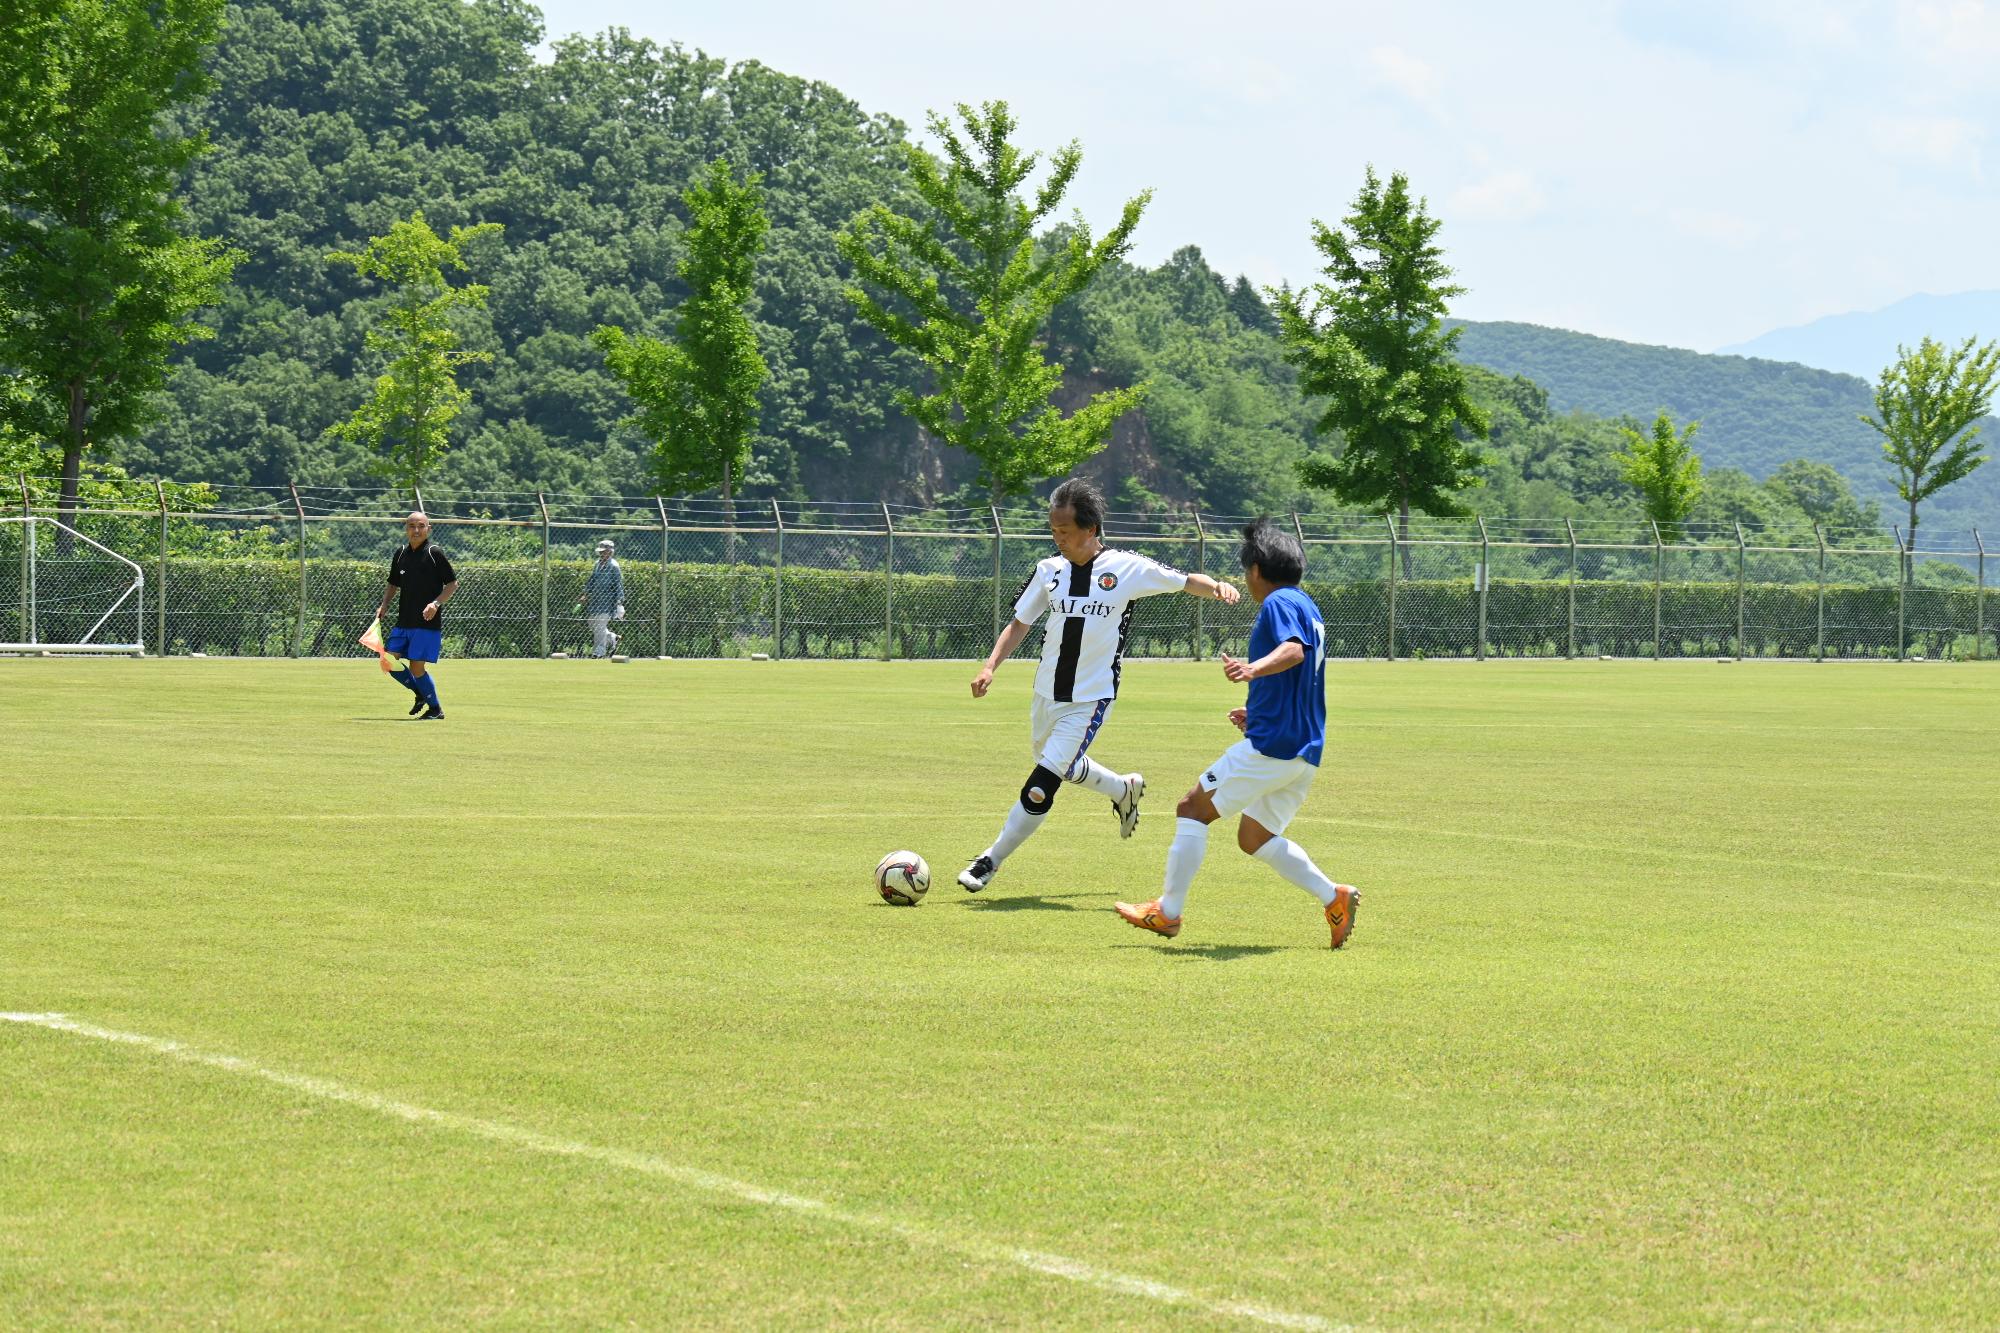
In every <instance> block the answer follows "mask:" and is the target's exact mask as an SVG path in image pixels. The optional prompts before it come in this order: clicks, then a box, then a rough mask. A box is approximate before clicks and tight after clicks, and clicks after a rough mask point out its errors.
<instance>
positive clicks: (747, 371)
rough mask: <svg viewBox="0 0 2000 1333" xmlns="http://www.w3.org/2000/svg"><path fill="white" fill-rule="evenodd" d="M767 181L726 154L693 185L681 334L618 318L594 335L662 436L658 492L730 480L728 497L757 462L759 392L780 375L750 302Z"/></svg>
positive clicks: (640, 419)
mask: <svg viewBox="0 0 2000 1333" xmlns="http://www.w3.org/2000/svg"><path fill="white" fill-rule="evenodd" d="M759 181H760V177H758V176H757V175H756V174H755V173H754V172H753V173H752V174H751V175H750V176H748V177H747V178H746V179H745V180H744V181H743V183H742V184H740V185H739V184H738V183H737V181H736V173H735V170H734V168H732V167H731V166H730V164H729V162H728V160H727V159H717V160H716V161H714V162H712V163H710V164H709V168H708V174H707V178H706V180H705V181H704V182H703V183H700V184H696V185H691V186H689V187H688V190H687V194H686V201H687V208H688V219H689V220H688V228H687V232H686V234H685V236H684V238H683V244H685V246H686V247H687V251H686V254H685V255H684V256H683V257H682V259H681V262H680V275H681V278H682V279H683V280H684V281H685V282H686V283H687V284H688V288H689V291H690V295H689V296H688V299H687V300H686V301H684V302H682V303H681V307H680V311H679V313H678V315H677V316H676V318H675V321H674V323H675V328H674V339H675V340H674V341H673V342H670V343H669V342H661V341H660V340H658V339H656V338H645V337H633V336H631V335H629V334H627V333H626V332H625V330H623V329H622V328H618V327H616V326H614V325H602V326H600V327H599V328H598V329H597V331H596V332H595V333H593V334H592V335H591V341H592V342H594V343H596V344H597V347H598V349H599V350H600V351H602V352H603V353H604V360H605V364H606V365H607V366H609V367H610V368H611V371H612V373H613V374H615V375H616V376H617V377H618V380H619V382H620V383H621V384H623V385H624V386H625V392H626V393H627V394H628V395H630V397H631V398H632V400H633V401H634V402H635V403H637V404H638V405H639V411H638V413H637V415H635V416H634V417H633V418H632V424H633V425H635V426H636V427H637V428H638V429H639V431H640V432H641V433H642V434H644V435H645V436H646V438H647V439H649V440H651V441H652V442H653V457H652V466H651V472H652V478H653V486H654V490H655V493H656V494H660V495H678V494H683V493H685V492H688V491H705V490H708V489H709V488H710V487H712V486H715V485H716V484H718V483H720V484H721V487H722V498H723V499H724V500H725V501H726V500H728V499H730V498H731V495H732V491H731V486H732V483H733V481H734V479H735V478H736V477H737V476H739V475H741V473H742V470H743V467H744V465H745V464H746V463H748V462H749V461H750V441H751V438H752V436H754V435H755V434H756V431H757V417H758V405H757V396H758V393H759V391H760V390H761V389H762V388H763V387H764V381H765V380H766V379H767V378H768V377H769V375H770V371H769V369H768V368H767V367H766V366H765V364H764V358H763V356H762V355H761V354H759V352H758V350H757V331H756V329H755V328H753V327H752V326H751V323H750V315H749V310H748V307H749V304H750V300H751V296H752V284H753V281H754V279H755V276H756V268H757V256H758V254H759V252H761V251H762V250H763V248H764V233H765V232H766V231H768V230H769V229H770V225H771V224H770V220H769V219H768V218H767V217H765V215H764V205H763V196H762V194H761V193H760V192H759V191H758V188H757V187H758V184H759Z"/></svg>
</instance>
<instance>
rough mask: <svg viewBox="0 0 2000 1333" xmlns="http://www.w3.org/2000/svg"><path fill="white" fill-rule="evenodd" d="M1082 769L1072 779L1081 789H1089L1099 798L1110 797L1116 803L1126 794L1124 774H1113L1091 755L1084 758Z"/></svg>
mask: <svg viewBox="0 0 2000 1333" xmlns="http://www.w3.org/2000/svg"><path fill="white" fill-rule="evenodd" d="M1080 768H1081V771H1080V772H1079V773H1078V774H1077V775H1076V776H1075V777H1073V778H1071V779H1070V781H1071V782H1074V783H1076V784H1077V785H1078V786H1081V787H1088V788H1090V789H1091V790H1092V791H1094V792H1096V793H1097V794H1098V795H1099V796H1109V797H1110V798H1111V799H1112V800H1114V801H1115V800H1117V799H1118V798H1119V797H1121V796H1123V795H1124V794H1125V775H1124V774H1123V773H1113V772H1112V771H1111V770H1110V769H1108V768H1106V767H1105V766H1104V765H1102V764H1100V763H1098V762H1097V761H1096V760H1095V759H1092V758H1091V757H1090V756H1089V755H1085V756H1084V757H1083V763H1082V764H1081V765H1080Z"/></svg>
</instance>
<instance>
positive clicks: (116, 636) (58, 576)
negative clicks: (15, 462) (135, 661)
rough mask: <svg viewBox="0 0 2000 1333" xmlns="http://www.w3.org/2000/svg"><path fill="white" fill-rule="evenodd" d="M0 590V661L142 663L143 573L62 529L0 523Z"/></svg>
mask: <svg viewBox="0 0 2000 1333" xmlns="http://www.w3.org/2000/svg"><path fill="white" fill-rule="evenodd" d="M0 590H4V592H0V654H11V655H19V654H23V653H30V654H42V653H91V654H104V655H119V654H123V655H126V656H130V657H143V656H145V652H146V647H145V643H146V634H145V622H146V574H145V571H144V570H142V569H140V568H139V566H138V565H136V564H134V563H133V562H132V561H130V560H127V559H126V558H125V557H124V556H122V555H120V554H118V552H116V551H114V550H112V549H111V548H110V547H108V546H106V545H105V544H104V543H102V542H100V541H97V540H95V539H93V538H91V537H87V536H85V535H84V534H83V533H81V532H78V531H77V530H76V529H75V528H72V527H70V526H69V525H68V524H66V523H59V522H57V521H56V520H55V519H52V518H47V517H44V516H42V515H39V514H36V515H21V516H16V517H12V518H0Z"/></svg>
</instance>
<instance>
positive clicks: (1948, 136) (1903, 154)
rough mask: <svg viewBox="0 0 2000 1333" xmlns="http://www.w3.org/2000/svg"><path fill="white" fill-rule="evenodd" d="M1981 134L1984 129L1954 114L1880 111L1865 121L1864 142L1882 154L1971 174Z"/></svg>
mask: <svg viewBox="0 0 2000 1333" xmlns="http://www.w3.org/2000/svg"><path fill="white" fill-rule="evenodd" d="M1985 137H1986V132H1985V130H1984V129H1982V128H1981V127H1980V126H1978V125H1975V124H1973V123H1972V122H1971V121H1969V120H1965V119H1963V118H1961V117H1958V116H1908V115H1884V116H1876V117H1874V118H1873V119H1872V120H1870V121H1869V123H1868V145H1869V147H1871V148H1873V149H1874V150H1875V151H1876V152H1878V153H1881V154H1882V155H1883V156H1885V157H1889V158H1893V159H1895V160H1896V161H1899V162H1906V163H1912V164H1915V165H1917V166H1926V167H1937V168H1940V169H1943V170H1947V171H1967V172H1971V173H1972V174H1974V175H1977V174H1978V172H1979V146H1980V141H1981V140H1982V139H1984V138H1985Z"/></svg>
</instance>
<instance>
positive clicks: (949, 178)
mask: <svg viewBox="0 0 2000 1333" xmlns="http://www.w3.org/2000/svg"><path fill="white" fill-rule="evenodd" d="M958 114H959V119H960V120H961V121H962V122H963V124H964V130H965V133H964V135H963V136H961V135H960V133H959V130H958V127H956V126H954V125H953V124H952V123H951V122H950V121H949V120H947V119H946V118H944V117H943V116H939V115H932V116H931V118H930V127H931V131H932V133H934V134H935V135H937V137H938V139H939V141H940V142H941V144H942V147H943V150H944V160H943V161H942V162H940V161H939V160H938V159H936V158H934V157H932V156H931V155H930V154H928V153H925V152H923V151H922V150H921V149H918V148H916V147H914V146H910V145H906V146H905V147H904V150H903V151H904V161H905V163H906V165H907V168H908V172H909V177H910V184H911V187H912V188H913V189H914V190H915V192H916V195H917V197H918V200H920V201H921V208H911V209H910V210H909V211H908V212H898V211H896V210H895V209H894V208H892V207H890V206H889V205H888V204H885V203H878V204H876V205H875V206H874V207H873V208H870V209H869V210H867V211H866V212H864V213H862V214H861V215H860V216H859V217H857V218H855V220H854V222H853V224H852V225H851V226H850V227H849V228H848V229H847V230H846V231H845V232H843V233H841V237H840V252H841V254H842V255H843V256H845V257H846V259H847V261H848V262H849V263H850V264H852V265H853V266H854V271H855V274H856V278H857V283H856V285H855V286H853V287H851V288H850V289H849V290H848V299H849V300H850V301H851V302H853V304H854V307H855V309H856V310H857V311H858V312H859V313H860V315H861V318H862V319H864V320H866V321H867V322H868V323H869V324H870V325H872V326H873V327H874V328H876V329H877V330H878V331H880V332H881V333H882V335H883V336H884V337H886V338H887V339H888V340H889V341H891V342H892V343H894V344H896V345H897V346H898V347H902V348H905V349H907V350H909V351H911V352H914V353H915V354H916V355H917V356H918V357H919V358H921V360H922V361H923V363H924V365H925V366H926V367H927V368H928V369H929V371H930V372H931V376H932V378H933V380H934V385H933V387H932V390H931V392H929V393H925V394H919V393H917V392H916V391H914V390H912V389H901V390H898V391H897V394H896V402H897V404H898V405H899V406H900V407H902V408H903V410H904V411H906V412H908V413H909V414H910V415H911V416H912V417H914V418H915V419H916V420H917V422H918V423H919V424H921V425H922V426H923V427H924V429H926V430H928V431H929V432H930V433H931V434H932V435H934V436H936V437H937V438H939V439H941V440H944V441H947V442H948V443H950V444H953V445H956V446H957V447H958V448H960V449H963V450H965V451H966V452H967V453H968V454H970V455H972V457H974V458H975V459H977V460H978V461H979V466H980V470H981V479H982V480H983V481H984V482H985V483H986V484H987V485H989V486H990V487H991V489H992V492H993V495H994V497H995V498H996V499H1001V498H1005V497H1007V496H1010V495H1015V494H1019V493H1020V492H1022V491H1024V490H1025V489H1026V488H1027V487H1028V486H1029V485H1030V484H1031V483H1033V482H1035V481H1038V480H1041V479H1042V478H1045V477H1050V476H1055V475H1058V474H1061V473H1065V472H1068V471H1070V470H1071V469H1072V468H1074V467H1075V466H1076V465H1077V464H1079V463H1081V462H1082V461H1083V460H1084V459H1086V458H1089V457H1090V456H1091V455H1092V454H1094V453H1096V452H1097V451H1098V450H1099V449H1101V448H1103V447H1104V442H1105V439H1106V437H1108V436H1109V435H1110V433H1111V428H1112V426H1113V425H1114V424H1115V423H1116V422H1117V420H1118V418H1119V417H1120V416H1122V415H1123V414H1124V413H1125V412H1127V411H1129V410H1130V409H1131V408H1132V407H1134V406H1136V405H1137V404H1138V402H1139V401H1140V399H1141V398H1142V397H1143V395H1144V391H1145V386H1144V385H1131V386H1128V387H1125V388H1120V389H1111V390H1107V391H1105V392H1103V393H1099V394H1095V395H1093V396H1091V397H1090V398H1089V399H1088V400H1087V401H1085V402H1084V403H1082V404H1081V405H1079V406H1078V407H1077V408H1076V409H1075V410H1074V411H1073V412H1072V413H1071V414H1070V415H1069V416H1068V417H1064V416H1063V415H1062V413H1061V411H1060V410H1059V409H1058V408H1057V407H1056V406H1055V405H1054V404H1053V403H1052V402H1050V398H1051V396H1052V395H1053V394H1054V393H1055V391H1056V389H1057V387H1058V386H1059V385H1060V384H1061V383H1062V372H1063V368H1062V366H1061V365H1060V364H1058V363H1055V362H1051V361H1050V360H1049V359H1048V357H1047V356H1046V355H1045V353H1044V351H1043V348H1042V347H1041V345H1040V344H1039V342H1038V339H1039V338H1040V337H1041V335H1042V333H1043V331H1044V329H1045V327H1046V325H1047V324H1048V322H1049V319H1050V317H1051V316H1052V315H1053V314H1054V313H1055V311H1056V310H1057V308H1058V307H1060V306H1061V305H1062V303H1063V302H1064V301H1066V300H1068V299H1069V298H1070V297H1072V296H1074V295H1076V294H1077V293H1078V292H1080V291H1082V290H1083V288H1084V287H1085V286H1087V285H1088V284H1089V282H1090V280H1091V278H1092V277H1093V276H1095V275H1096V273H1097V272H1098V271H1099V270H1100V269H1102V268H1103V267H1104V266H1105V265H1106V264H1108V263H1110V262H1111V261H1113V260H1115V259H1117V258H1119V257H1120V256H1122V255H1123V254H1124V253H1125V252H1126V251H1127V250H1128V249H1130V247H1131V235H1132V230H1133V228H1135V227H1136V226H1138V224H1139V215H1140V214H1141V213H1142V212H1143V211H1144V209H1145V206H1146V203H1147V201H1148V200H1149V199H1150V198H1151V192H1150V191H1148V192H1146V193H1142V194H1141V195H1139V196H1138V197H1137V198H1135V199H1132V200H1129V201H1127V203H1126V205H1125V210H1124V213H1123V215H1122V216H1121V217H1120V218H1119V221H1118V224H1117V225H1116V226H1114V227H1113V228H1112V229H1111V230H1110V231H1109V232H1107V233H1106V234H1105V235H1104V236H1103V237H1102V238H1101V239H1099V240H1097V241H1096V242H1094V243H1093V242H1092V240H1091V237H1090V232H1089V230H1088V228H1086V227H1085V226H1084V224H1083V221H1082V219H1081V218H1077V219H1076V220H1075V221H1074V222H1072V223H1071V224H1070V225H1069V227H1067V228H1066V229H1065V232H1064V234H1063V235H1062V237H1061V238H1060V239H1059V240H1058V241H1057V243H1056V244H1054V245H1053V246H1038V245H1037V244H1036V234H1035V228H1036V227H1037V226H1038V225H1040V224H1041V223H1042V222H1043V221H1044V220H1045V219H1047V218H1048V217H1049V215H1050V214H1052V213H1053V212H1054V211H1055V209H1056V207H1057V206H1058V205H1059V204H1061V202H1062V199H1063V196H1064V194H1066V193H1067V192H1068V190H1069V186H1070V182H1071V181H1072V180H1074V179H1075V176H1076V173H1077V169H1078V168H1079V167H1080V166H1081V165H1082V163H1083V152H1082V149H1081V148H1080V147H1079V146H1078V145H1077V144H1076V143H1074V142H1072V143H1070V144H1068V145H1066V146H1065V147H1063V148H1060V149H1058V150H1057V151H1056V153H1055V155H1054V156H1053V157H1052V158H1051V159H1050V161H1049V171H1048V175H1047V177H1046V178H1045V179H1044V180H1043V181H1042V183H1041V185H1040V187H1039V188H1038V189H1037V190H1036V191H1035V197H1034V200H1033V202H1032V203H1030V202H1028V201H1027V200H1025V199H1023V198H1022V197H1021V195H1020V190H1021V189H1022V187H1023V186H1024V185H1025V184H1026V182H1027V180H1028V178H1029V177H1030V176H1031V175H1032V174H1033V173H1034V171H1035V167H1036V165H1037V163H1038V162H1039V161H1040V154H1038V153H1023V152H1022V151H1021V150H1020V149H1019V148H1017V147H1016V146H1015V145H1014V144H1013V143H1011V142H1009V139H1010V136H1011V135H1012V134H1013V132H1014V129H1015V121H1014V118H1013V116H1012V114H1011V113H1010V112H1009V111H1008V110H1007V104H1006V103H1005V102H988V103H985V104H984V105H982V106H981V107H980V108H979V109H977V110H974V109H973V108H972V107H970V106H967V105H965V104H963V103H961V104H960V105H959V107H958ZM968 140H970V142H969V143H968ZM941 231H942V234H941ZM871 287H872V288H874V289H876V290H877V291H879V292H880V293H881V295H880V296H879V297H878V296H877V295H875V294H873V293H871V291H870V290H869V289H870V288H871Z"/></svg>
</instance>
